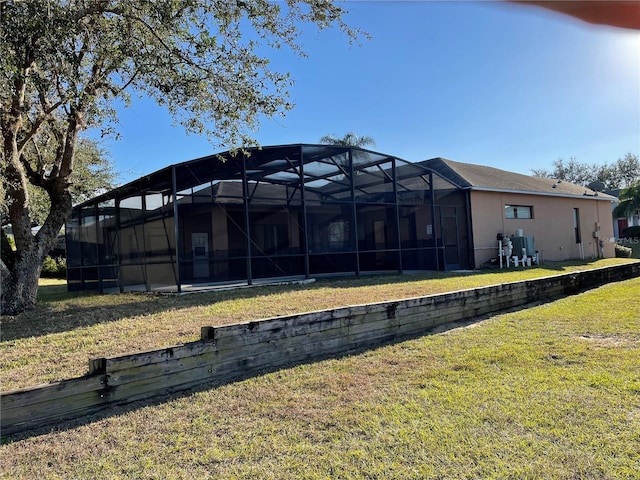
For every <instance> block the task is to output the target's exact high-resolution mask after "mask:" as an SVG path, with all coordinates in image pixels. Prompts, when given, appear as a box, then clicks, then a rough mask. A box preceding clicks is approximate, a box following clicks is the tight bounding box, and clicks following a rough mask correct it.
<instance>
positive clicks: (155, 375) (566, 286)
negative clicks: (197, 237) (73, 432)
mask: <svg viewBox="0 0 640 480" xmlns="http://www.w3.org/2000/svg"><path fill="white" fill-rule="evenodd" d="M638 276H640V263H632V264H625V265H618V266H613V267H606V268H600V269H596V270H587V271H583V272H575V273H571V274H566V275H558V276H553V277H544V278H539V279H535V280H527V281H523V282H514V283H506V284H502V285H494V286H488V287H482V288H474V289H469V290H462V291H458V292H452V293H446V294H440V295H429V296H425V297H418V298H411V299H406V300H398V301H388V302H381V303H374V304H368V305H356V306H349V307H343V308H337V309H333V310H323V311H318V312H311V313H305V314H300V315H290V316H286V317H278V318H270V319H265V320H257V321H251V322H243V323H237V324H233V325H225V326H220V327H202V331H201V340H199V341H196V342H191V343H187V344H183V345H176V346H173V347H169V348H165V349H162V350H155V351H149V352H142V353H136V354H132V355H125V356H119V357H113V358H99V359H93V360H90V361H89V373H88V374H87V375H86V376H84V377H80V378H74V379H71V380H64V381H61V382H56V383H52V384H48V385H43V386H38V387H33V388H27V389H21V390H15V391H10V392H6V393H2V394H0V417H1V418H0V428H1V435H2V436H3V437H6V436H8V435H12V434H15V433H20V432H24V431H27V430H29V429H32V428H36V427H42V426H47V425H53V424H55V423H56V422H59V421H61V420H66V419H72V418H78V417H82V416H85V415H87V414H90V413H94V412H97V411H99V410H102V409H104V408H105V407H107V406H110V405H116V404H126V403H130V402H134V401H136V400H144V399H149V398H153V397H157V396H160V395H166V394H170V393H174V392H179V391H184V390H188V389H190V388H193V387H197V386H200V385H205V384H211V385H214V384H221V383H228V382H230V381H232V380H234V379H237V378H241V377H246V376H249V375H255V374H257V373H259V372H264V371H270V370H274V369H277V368H279V367H283V366H286V365H292V364H298V363H302V362H306V361H312V360H317V359H321V358H328V357H331V356H337V355H342V354H345V353H348V352H350V351H354V350H357V349H362V348H365V347H370V346H375V345H379V344H381V343H385V342H390V341H396V340H401V339H404V338H408V337H411V336H417V335H420V334H422V333H426V332H428V331H429V330H430V329H432V328H433V327H436V326H438V325H443V324H446V323H450V322H454V321H458V320H463V319H467V318H472V317H475V316H478V315H483V314H487V313H493V312H499V311H501V310H505V309H509V308H513V307H518V306H522V305H525V304H527V303H531V302H535V301H541V300H542V301H544V300H552V299H555V298H559V297H561V296H564V295H570V294H574V293H577V292H580V291H583V290H585V289H588V288H592V287H595V286H598V285H602V284H605V283H609V282H615V281H621V280H625V279H629V278H633V277H638Z"/></svg>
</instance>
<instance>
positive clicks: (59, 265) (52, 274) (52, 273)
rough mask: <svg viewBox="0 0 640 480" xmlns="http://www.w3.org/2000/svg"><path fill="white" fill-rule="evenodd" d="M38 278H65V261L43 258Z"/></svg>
mask: <svg viewBox="0 0 640 480" xmlns="http://www.w3.org/2000/svg"><path fill="white" fill-rule="evenodd" d="M40 276H41V277H46V278H65V277H66V276H67V261H66V260H65V259H64V258H52V257H47V258H45V259H44V263H43V264H42V272H41V273H40Z"/></svg>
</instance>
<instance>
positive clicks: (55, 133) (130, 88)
mask: <svg viewBox="0 0 640 480" xmlns="http://www.w3.org/2000/svg"><path fill="white" fill-rule="evenodd" d="M1 5H2V15H1V16H0V22H1V25H0V26H1V28H0V32H1V35H0V71H1V72H2V75H0V104H1V111H2V112H3V114H2V115H1V116H0V133H1V134H2V137H3V138H2V140H3V141H2V150H1V151H0V167H1V169H2V172H3V176H2V182H1V187H0V195H1V197H2V199H3V202H4V203H6V204H7V205H8V207H7V209H6V210H7V216H8V221H9V222H10V223H11V224H12V227H13V233H14V236H15V239H16V248H17V251H18V255H17V262H16V264H15V265H14V267H13V268H15V269H18V270H22V273H21V275H20V276H19V278H21V279H24V280H21V282H22V283H23V284H21V285H5V284H3V288H5V290H4V291H5V292H7V294H6V296H5V298H11V299H12V300H11V302H10V304H9V303H6V304H3V307H2V308H3V309H6V311H7V312H9V313H11V314H15V313H17V312H19V311H22V310H24V309H25V308H28V307H31V306H33V304H34V303H35V293H34V292H35V290H36V287H37V268H38V266H39V265H38V262H39V261H42V260H43V258H41V253H40V252H42V251H48V250H49V249H50V248H51V247H52V246H53V244H54V242H55V237H56V236H57V234H58V232H59V231H60V229H61V227H62V225H63V224H64V221H65V219H66V217H67V216H68V214H69V213H70V211H71V206H72V202H73V201H74V200H78V199H80V198H82V197H86V196H87V195H89V194H91V193H93V192H95V190H96V188H100V187H99V186H98V187H96V186H95V185H91V184H90V183H89V182H87V183H86V184H85V182H84V181H83V179H85V178H87V175H86V174H87V172H86V171H85V172H84V173H83V163H82V161H81V160H80V153H79V150H82V145H83V143H82V140H81V139H80V137H79V135H80V132H82V131H85V130H86V129H88V128H96V129H99V130H101V131H102V133H103V134H104V135H110V134H113V133H114V132H115V127H116V126H117V118H116V112H115V107H114V105H115V104H116V103H120V102H124V103H125V104H127V103H129V102H130V100H131V94H134V95H139V96H145V97H149V98H151V99H153V100H155V101H156V102H157V103H158V104H159V105H161V106H164V107H166V108H167V109H168V111H169V113H170V114H171V115H172V117H173V119H174V120H175V121H176V122H177V123H180V124H181V125H182V126H183V127H184V128H185V129H186V130H187V131H188V132H191V133H195V134H198V135H206V136H207V137H208V138H209V139H210V140H211V141H212V142H214V141H215V143H218V144H220V145H225V146H227V147H229V148H235V147H242V146H245V145H248V144H255V139H254V138H253V135H252V133H253V132H254V131H255V130H256V128H257V126H258V123H259V120H260V119H261V118H262V117H272V116H277V115H284V114H285V112H287V111H288V110H290V109H291V108H292V104H291V102H290V99H289V93H288V89H289V88H290V86H291V85H292V80H291V78H290V76H289V73H288V72H286V71H284V72H278V71H274V70H272V69H271V68H270V64H269V59H268V53H269V52H270V51H275V50H278V49H281V48H282V47H288V48H289V49H290V50H292V51H293V52H294V53H296V54H299V55H302V56H304V55H305V53H304V51H303V49H302V47H301V46H300V44H299V43H298V37H299V35H300V34H301V33H302V29H303V28H304V27H305V26H308V25H311V26H314V27H316V28H318V29H320V30H322V29H325V28H329V27H337V28H339V29H340V30H342V31H343V32H344V33H345V34H346V35H347V37H348V38H349V39H350V40H355V39H357V38H358V37H359V36H360V33H361V32H359V31H358V30H357V29H353V28H351V27H349V26H347V25H346V24H345V23H344V21H343V20H342V18H343V16H344V14H345V13H346V12H345V10H343V9H342V8H340V7H338V6H337V5H335V4H334V2H333V1H330V0H291V1H287V2H271V1H258V2H231V1H212V0H180V1H157V2H150V1H131V0H111V1H89V2H86V1H65V2H56V1H47V2H45V1H39V0H31V1H22V0H4V1H2V2H1ZM5 113H7V114H5ZM92 158H93V160H96V157H92ZM97 158H101V156H100V155H99V156H98V157H97ZM84 165H86V169H87V170H88V171H89V172H90V176H95V177H96V178H98V177H100V175H101V173H104V170H103V168H104V165H103V164H101V163H95V162H94V163H91V162H88V163H85V164H84ZM29 185H31V186H29ZM72 185H75V187H72ZM32 187H38V188H40V189H41V190H42V191H43V192H46V195H45V198H38V194H34V195H33V199H31V198H30V194H31V193H32V191H31V189H32ZM47 206H49V210H48V212H47V214H46V215H45V214H44V213H42V212H43V211H45V210H46V208H47ZM32 210H33V211H32ZM34 215H37V216H38V217H40V218H42V217H46V220H45V221H44V222H43V224H42V228H41V229H40V231H39V232H38V234H37V236H36V238H33V236H32V235H31V231H30V227H31V225H32V224H33V223H34V217H33V216H34ZM36 257H37V258H36ZM0 267H1V268H2V272H3V274H5V275H3V278H6V277H7V275H6V273H7V270H6V268H5V267H6V265H4V264H0ZM27 270H28V273H27ZM27 283H28V285H27ZM22 292H29V293H28V295H23V294H22Z"/></svg>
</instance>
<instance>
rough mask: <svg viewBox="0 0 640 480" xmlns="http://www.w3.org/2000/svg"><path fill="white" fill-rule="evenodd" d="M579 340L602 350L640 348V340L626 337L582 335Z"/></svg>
mask: <svg viewBox="0 0 640 480" xmlns="http://www.w3.org/2000/svg"><path fill="white" fill-rule="evenodd" d="M578 338H579V339H580V340H584V341H586V342H591V343H593V344H594V345H596V346H598V347H602V348H629V347H636V346H640V338H634V337H630V336H624V335H580V336H578Z"/></svg>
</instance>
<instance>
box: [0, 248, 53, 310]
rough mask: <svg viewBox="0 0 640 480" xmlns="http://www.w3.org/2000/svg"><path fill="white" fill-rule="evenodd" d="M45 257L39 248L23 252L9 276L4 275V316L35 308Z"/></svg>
mask: <svg viewBox="0 0 640 480" xmlns="http://www.w3.org/2000/svg"><path fill="white" fill-rule="evenodd" d="M44 257H46V254H45V256H44ZM44 257H43V256H42V255H41V254H38V249H37V248H33V249H32V250H31V251H28V252H22V255H21V256H20V257H19V258H18V259H17V261H16V263H15V264H14V266H13V268H12V269H11V270H10V271H9V275H2V287H1V288H2V302H1V303H2V307H1V308H2V312H1V313H2V315H17V314H18V313H20V312H23V311H25V310H29V309H32V308H33V307H35V305H36V297H37V294H38V279H39V278H40V272H41V270H42V262H43V261H44ZM3 270H4V269H3Z"/></svg>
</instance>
